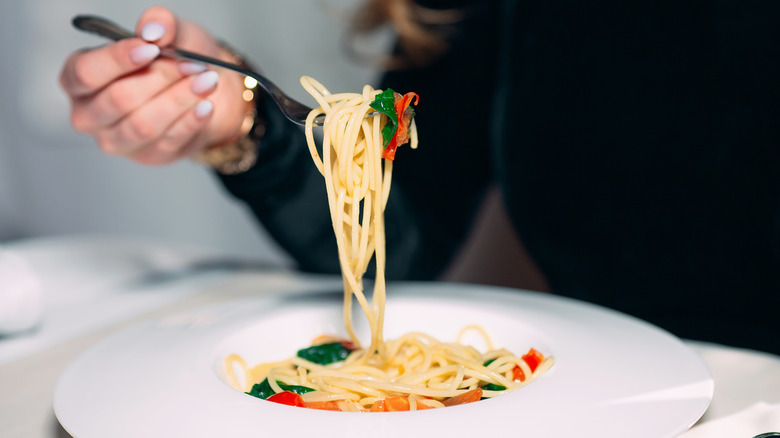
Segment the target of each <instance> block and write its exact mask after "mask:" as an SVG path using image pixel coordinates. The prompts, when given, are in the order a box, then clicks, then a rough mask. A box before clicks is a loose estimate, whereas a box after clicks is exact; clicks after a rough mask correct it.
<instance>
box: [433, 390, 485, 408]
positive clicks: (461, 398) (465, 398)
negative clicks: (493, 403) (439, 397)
mask: <svg viewBox="0 0 780 438" xmlns="http://www.w3.org/2000/svg"><path fill="white" fill-rule="evenodd" d="M481 399H482V388H474V389H472V390H471V391H468V392H464V393H463V394H459V395H456V396H455V397H450V398H448V399H446V400H444V401H442V404H443V405H444V406H455V405H462V404H464V403H471V402H475V401H479V400H481Z"/></svg>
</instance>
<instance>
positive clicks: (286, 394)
mask: <svg viewBox="0 0 780 438" xmlns="http://www.w3.org/2000/svg"><path fill="white" fill-rule="evenodd" d="M266 400H268V401H271V402H274V403H280V404H283V405H289V406H297V407H299V408H302V407H303V397H301V395H300V394H296V393H294V392H292V391H282V392H277V393H276V394H274V395H272V396H270V397H268V398H267V399H266Z"/></svg>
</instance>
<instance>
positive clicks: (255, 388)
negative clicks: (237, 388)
mask: <svg viewBox="0 0 780 438" xmlns="http://www.w3.org/2000/svg"><path fill="white" fill-rule="evenodd" d="M276 383H277V384H278V385H279V386H280V387H281V388H282V389H283V390H285V391H291V392H294V393H296V394H306V393H307V392H311V391H314V389H312V388H309V387H308V386H300V385H287V384H284V383H282V382H280V381H278V380H277V381H276ZM247 394H249V395H251V396H252V397H257V398H261V399H263V400H265V399H267V398H268V397H270V396H272V395H274V394H275V392H274V390H273V388H271V384H270V383H268V379H263V381H262V382H260V383H255V384H254V385H252V389H251V390H250V391H249V392H247Z"/></svg>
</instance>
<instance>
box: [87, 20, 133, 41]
mask: <svg viewBox="0 0 780 438" xmlns="http://www.w3.org/2000/svg"><path fill="white" fill-rule="evenodd" d="M73 27H75V28H77V29H81V30H83V31H85V32H89V33H94V34H96V35H100V36H102V37H106V38H109V39H112V40H114V41H119V40H123V39H126V38H133V37H135V35H134V34H133V33H131V32H130V31H128V30H127V29H125V28H123V27H121V26H119V25H118V24H116V23H114V22H112V21H108V20H106V19H105V18H102V17H97V16H94V15H77V16H75V17H73Z"/></svg>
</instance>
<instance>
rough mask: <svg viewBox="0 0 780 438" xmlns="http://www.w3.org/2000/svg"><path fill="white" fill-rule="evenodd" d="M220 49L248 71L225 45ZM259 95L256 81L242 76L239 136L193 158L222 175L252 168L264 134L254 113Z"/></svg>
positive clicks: (258, 117)
mask: <svg viewBox="0 0 780 438" xmlns="http://www.w3.org/2000/svg"><path fill="white" fill-rule="evenodd" d="M222 47H223V48H224V49H225V50H226V51H227V52H228V53H230V54H231V55H233V57H234V58H236V61H235V62H236V64H239V65H242V66H245V67H247V68H250V67H249V66H248V65H247V64H246V62H245V61H244V59H243V58H242V57H241V56H239V55H238V54H236V52H235V51H234V50H233V49H231V48H230V47H229V46H227V45H226V44H222ZM260 95H261V90H259V89H258V87H257V81H256V80H255V79H254V78H251V77H249V76H247V77H245V78H244V91H243V92H242V94H241V97H242V99H243V100H244V102H245V103H246V105H247V111H246V113H245V114H244V120H243V121H242V122H241V128H240V129H239V135H238V137H237V138H236V139H234V140H231V141H228V142H226V143H222V144H219V145H215V146H211V147H209V148H207V149H205V150H203V151H200V152H198V153H196V154H194V155H193V156H192V158H193V159H194V160H196V161H198V162H201V163H204V164H206V165H208V166H211V167H212V168H214V170H216V171H217V172H219V173H221V174H223V175H235V174H238V173H243V172H246V171H247V170H249V169H251V168H252V166H254V165H255V163H256V162H257V148H258V143H259V142H260V139H261V138H262V137H263V134H265V120H264V119H263V118H262V117H260V116H259V114H258V112H257V101H258V99H259V98H260V97H261V96H260Z"/></svg>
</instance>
